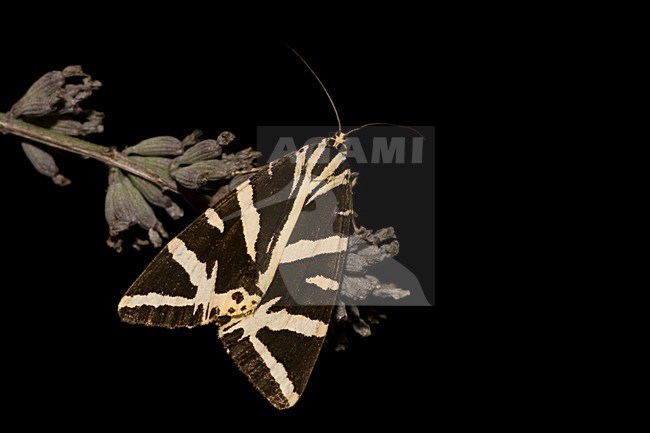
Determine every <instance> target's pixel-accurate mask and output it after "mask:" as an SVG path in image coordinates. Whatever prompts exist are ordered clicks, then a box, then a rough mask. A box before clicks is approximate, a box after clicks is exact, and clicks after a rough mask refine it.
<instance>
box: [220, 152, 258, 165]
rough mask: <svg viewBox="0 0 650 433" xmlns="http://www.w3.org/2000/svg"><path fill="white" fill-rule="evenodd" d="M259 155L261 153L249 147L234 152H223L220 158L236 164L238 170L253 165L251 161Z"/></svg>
mask: <svg viewBox="0 0 650 433" xmlns="http://www.w3.org/2000/svg"><path fill="white" fill-rule="evenodd" d="M261 156H262V154H261V153H260V152H256V151H254V150H253V149H251V148H250V147H249V148H246V149H244V150H240V151H239V152H237V153H235V154H232V153H227V154H224V155H223V156H222V157H221V159H222V160H224V161H228V162H233V163H235V164H237V166H238V168H237V169H238V170H244V169H248V168H251V167H253V161H254V160H255V159H257V158H259V157H261Z"/></svg>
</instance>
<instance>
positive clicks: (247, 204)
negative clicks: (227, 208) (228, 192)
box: [237, 180, 260, 261]
mask: <svg viewBox="0 0 650 433" xmlns="http://www.w3.org/2000/svg"><path fill="white" fill-rule="evenodd" d="M237 201H238V202H239V208H240V209H241V223H242V228H243V231H244V239H245V241H246V251H247V252H248V255H249V256H250V258H251V259H252V260H253V261H255V243H256V242H257V236H258V235H259V234H260V214H259V213H258V212H257V209H256V208H255V203H254V201H253V186H252V185H251V183H250V181H248V180H247V181H246V182H244V183H242V184H241V185H239V186H238V187H237Z"/></svg>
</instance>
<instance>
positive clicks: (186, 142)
mask: <svg viewBox="0 0 650 433" xmlns="http://www.w3.org/2000/svg"><path fill="white" fill-rule="evenodd" d="M202 135H203V132H202V131H201V130H200V129H195V130H194V131H192V132H191V133H190V134H189V135H187V136H186V137H185V138H184V139H183V141H182V142H181V143H182V144H183V147H190V146H194V145H195V144H196V143H198V142H199V139H200V138H201V136H202Z"/></svg>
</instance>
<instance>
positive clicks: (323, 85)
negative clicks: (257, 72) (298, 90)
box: [287, 45, 343, 132]
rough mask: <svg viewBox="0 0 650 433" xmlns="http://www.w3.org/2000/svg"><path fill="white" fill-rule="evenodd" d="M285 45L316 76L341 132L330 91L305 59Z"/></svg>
mask: <svg viewBox="0 0 650 433" xmlns="http://www.w3.org/2000/svg"><path fill="white" fill-rule="evenodd" d="M287 47H289V49H290V50H291V51H293V53H294V54H295V55H296V56H298V58H299V59H300V61H301V62H302V63H304V64H305V66H306V67H307V69H309V72H311V74H312V75H313V76H314V78H316V81H318V84H320V86H321V88H322V89H323V91H324V92H325V94H326V95H327V99H329V100H330V104H332V108H333V109H334V114H336V121H337V123H338V124H339V132H343V131H341V130H342V129H343V126H341V118H340V117H339V112H338V110H337V109H336V105H334V100H333V99H332V96H331V95H330V93H329V92H328V91H327V88H326V87H325V84H323V82H322V81H321V79H320V78H319V77H318V75H317V74H316V72H315V71H314V70H313V69H312V68H311V66H309V63H307V61H306V60H305V59H303V58H302V56H301V55H300V54H298V51H296V50H294V49H293V48H292V47H291V46H289V45H287Z"/></svg>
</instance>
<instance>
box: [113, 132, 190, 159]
mask: <svg viewBox="0 0 650 433" xmlns="http://www.w3.org/2000/svg"><path fill="white" fill-rule="evenodd" d="M123 153H124V154H125V155H134V154H135V155H142V156H166V155H180V154H182V153H183V144H182V143H181V141H180V140H179V139H178V138H175V137H169V136H161V137H152V138H148V139H146V140H142V141H141V142H140V143H138V144H136V145H135V146H131V147H127V148H126V149H124V151H123Z"/></svg>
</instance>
